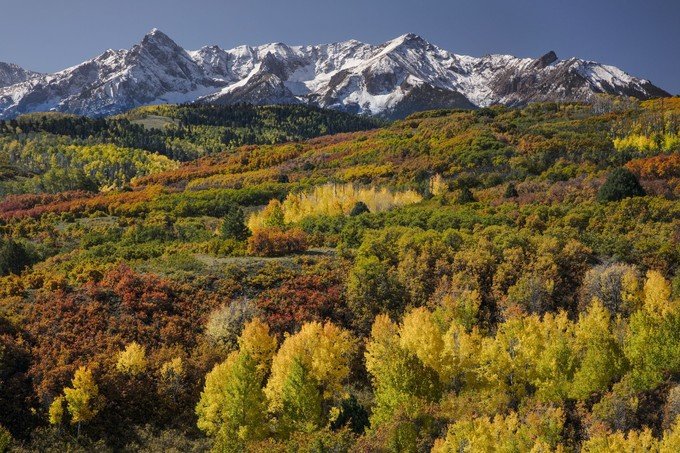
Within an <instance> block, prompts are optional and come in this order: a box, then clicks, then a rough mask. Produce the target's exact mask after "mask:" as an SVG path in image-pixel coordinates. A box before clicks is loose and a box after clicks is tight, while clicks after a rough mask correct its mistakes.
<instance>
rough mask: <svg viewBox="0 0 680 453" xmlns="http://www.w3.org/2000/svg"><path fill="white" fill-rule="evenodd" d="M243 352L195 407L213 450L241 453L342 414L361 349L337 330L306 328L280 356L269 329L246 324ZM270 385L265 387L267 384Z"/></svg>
mask: <svg viewBox="0 0 680 453" xmlns="http://www.w3.org/2000/svg"><path fill="white" fill-rule="evenodd" d="M238 346H239V347H238V350H237V351H234V352H232V353H231V355H230V356H229V357H228V358H227V360H226V361H225V362H223V363H221V364H218V365H217V366H215V368H214V369H213V370H212V371H211V372H210V373H209V374H208V375H207V376H206V380H205V388H204V390H203V393H202V394H201V399H200V401H199V403H198V406H197V407H196V413H197V414H198V426H199V428H201V429H202V430H203V431H205V432H206V433H207V434H209V435H211V436H215V438H216V449H217V450H220V451H225V450H228V449H233V450H235V451H240V449H242V448H243V446H244V445H246V444H247V443H249V442H255V441H260V440H263V439H266V438H267V437H270V436H272V434H273V433H274V432H275V433H277V434H278V435H281V436H288V435H290V434H291V433H293V432H312V431H314V430H317V429H319V428H321V427H323V426H324V425H325V424H326V423H328V421H329V420H330V419H331V418H332V417H333V415H334V414H337V409H327V408H328V406H329V403H330V404H332V403H333V402H335V401H338V400H339V399H341V397H342V396H343V384H344V383H345V382H346V380H347V378H348V376H349V372H350V366H349V365H350V359H351V357H352V354H353V353H354V352H355V348H356V342H355V340H354V339H353V338H352V337H351V336H350V334H349V332H348V331H346V330H344V329H341V328H339V327H337V326H335V325H333V324H330V323H327V324H321V323H316V322H314V323H309V324H305V325H304V326H303V327H302V329H301V330H300V331H299V332H298V333H296V334H294V335H291V336H287V337H286V338H285V340H284V341H283V343H282V344H281V347H280V348H279V349H278V351H277V341H276V339H275V338H274V337H273V336H272V335H271V334H270V332H269V327H268V326H267V325H266V324H265V323H263V322H262V321H260V320H259V319H258V318H256V319H254V320H253V321H251V322H249V323H247V324H246V325H245V327H244V329H243V333H242V334H241V336H240V338H239V340H238ZM265 383H266V385H265Z"/></svg>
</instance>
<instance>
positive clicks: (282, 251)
mask: <svg viewBox="0 0 680 453" xmlns="http://www.w3.org/2000/svg"><path fill="white" fill-rule="evenodd" d="M305 250H307V235H306V234H305V232H304V231H302V230H300V229H297V228H294V229H292V230H287V231H285V230H281V229H280V228H262V229H259V230H255V232H254V233H253V235H252V236H251V237H250V238H249V239H248V253H250V254H251V255H258V256H282V255H287V254H290V253H298V252H304V251H305Z"/></svg>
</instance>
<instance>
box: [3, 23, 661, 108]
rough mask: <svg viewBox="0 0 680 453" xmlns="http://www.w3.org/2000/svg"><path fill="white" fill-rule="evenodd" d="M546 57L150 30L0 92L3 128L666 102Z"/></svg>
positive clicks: (593, 67)
mask: <svg viewBox="0 0 680 453" xmlns="http://www.w3.org/2000/svg"><path fill="white" fill-rule="evenodd" d="M545 57H546V58H544V59H543V60H540V61H539V60H536V59H532V58H516V57H513V56H511V55H487V56H483V57H470V56H466V55H457V54H454V53H451V52H448V51H446V50H444V49H441V48H439V47H437V46H434V45H432V44H430V43H428V42H427V41H425V40H424V39H423V38H421V37H419V36H417V35H414V34H410V33H409V34H405V35H402V36H399V37H397V38H395V39H393V40H390V41H388V42H386V43H384V44H380V45H372V44H366V43H362V42H360V41H356V40H349V41H343V42H338V43H331V44H321V45H304V46H288V45H286V44H283V43H270V44H264V45H260V46H245V45H243V46H238V47H235V48H233V49H229V50H223V49H221V48H220V47H218V46H214V45H213V46H206V47H203V48H201V49H198V50H193V51H186V50H184V49H182V48H181V47H179V46H178V45H177V44H176V43H174V42H173V41H172V40H171V39H170V38H169V37H167V36H166V35H165V34H163V33H162V32H161V31H159V30H157V29H153V30H152V31H151V32H150V33H149V34H147V35H146V36H145V37H144V39H143V40H142V42H141V43H140V44H138V45H136V46H134V47H133V48H132V49H130V50H107V51H106V52H104V53H103V54H102V55H100V56H98V57H96V58H93V59H91V60H88V61H85V62H83V63H81V64H79V65H76V66H73V67H70V68H67V69H64V70H62V71H59V72H57V73H54V74H32V75H30V76H22V78H24V79H26V80H21V79H19V80H21V81H20V82H19V83H15V84H13V85H9V86H4V87H3V86H2V84H1V83H0V118H2V117H11V116H15V115H17V114H21V113H24V112H30V111H41V110H59V111H66V112H74V113H81V114H86V115H100V114H108V113H112V112H120V111H124V110H126V109H129V108H132V107H136V106H139V105H144V104H158V103H166V102H172V103H175V102H192V101H215V102H220V100H221V99H225V102H239V99H240V98H239V96H241V95H242V93H245V94H243V95H247V96H251V97H249V98H247V100H248V102H257V101H258V99H257V98H252V96H259V95H262V96H268V94H267V93H270V94H271V93H274V94H272V96H274V97H272V98H271V99H277V102H303V103H311V104H314V105H318V106H321V107H330V108H339V109H349V110H352V111H358V112H360V113H370V114H383V113H389V112H390V111H391V110H394V109H396V108H397V106H398V105H399V104H400V103H401V102H402V101H404V100H405V99H406V98H407V97H409V94H411V93H413V90H414V89H416V88H417V87H424V88H427V87H429V88H430V89H433V90H439V91H436V92H437V93H452V97H451V99H454V100H450V101H448V102H460V103H462V104H461V105H462V106H468V107H471V106H480V107H484V106H488V105H492V104H496V103H506V104H512V105H515V104H521V103H523V102H528V100H535V99H538V100H542V99H543V100H545V99H555V100H587V99H588V97H589V96H591V95H592V93H595V92H602V91H604V92H611V93H613V94H626V95H630V94H631V93H632V94H634V95H636V96H638V97H641V98H645V97H650V96H654V95H663V93H664V92H663V91H662V90H659V89H658V88H656V87H654V86H653V85H651V84H650V83H649V81H647V80H644V79H637V78H635V77H632V76H630V75H628V74H627V73H625V72H624V71H621V70H620V69H618V68H616V67H613V66H608V65H601V64H598V63H595V62H591V61H584V60H578V59H575V58H572V59H568V60H556V57H555V56H554V54H547V55H546V56H545ZM1 65H2V63H0V71H1V70H2V68H3V66H1ZM19 69H20V68H19ZM11 70H12V71H16V69H15V68H14V67H12V68H11ZM13 74H14V72H13ZM575 74H578V75H579V76H580V78H579V77H576V78H575V77H574V76H575ZM1 75H2V72H0V76H1ZM0 82H1V80H0ZM257 84H264V85H257ZM251 86H252V87H253V88H256V87H257V89H255V90H251V89H250V88H251ZM259 87H261V89H260V88H259ZM650 89H651V91H649V90H650ZM425 92H427V89H426V90H425ZM431 92H432V91H431ZM437 96H438V95H437ZM262 101H263V102H266V101H267V98H263V99H262ZM421 101H422V102H425V103H427V102H437V99H434V100H428V99H424V100H421ZM468 101H469V102H468ZM437 105H439V104H437ZM444 105H446V104H444Z"/></svg>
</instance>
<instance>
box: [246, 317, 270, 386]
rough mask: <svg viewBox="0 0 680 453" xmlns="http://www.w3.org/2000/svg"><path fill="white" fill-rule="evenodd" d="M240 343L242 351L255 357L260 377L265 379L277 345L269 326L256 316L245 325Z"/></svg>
mask: <svg viewBox="0 0 680 453" xmlns="http://www.w3.org/2000/svg"><path fill="white" fill-rule="evenodd" d="M238 345H239V351H240V352H242V353H246V354H249V355H250V357H252V358H253V360H254V361H255V363H256V368H257V371H258V374H259V376H260V379H264V377H265V375H266V374H267V373H268V372H269V368H270V367H271V363H272V358H273V357H274V353H275V352H276V346H277V341H276V338H275V337H274V336H273V335H271V334H270V333H269V326H268V325H267V324H266V323H264V322H263V321H262V320H261V319H260V318H254V319H253V320H251V321H250V322H248V323H247V324H246V325H245V326H244V327H243V332H242V333H241V336H240V337H239V339H238Z"/></svg>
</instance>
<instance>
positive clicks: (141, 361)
mask: <svg viewBox="0 0 680 453" xmlns="http://www.w3.org/2000/svg"><path fill="white" fill-rule="evenodd" d="M116 369H117V370H118V371H120V372H121V373H124V374H128V375H130V376H137V375H138V374H140V373H143V372H144V370H145V369H146V350H145V349H144V347H143V346H142V345H140V344H139V343H137V342H134V341H133V342H132V343H130V344H129V345H127V346H126V347H125V350H124V351H121V352H120V353H118V362H116Z"/></svg>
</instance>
